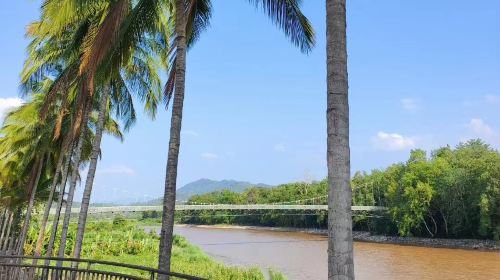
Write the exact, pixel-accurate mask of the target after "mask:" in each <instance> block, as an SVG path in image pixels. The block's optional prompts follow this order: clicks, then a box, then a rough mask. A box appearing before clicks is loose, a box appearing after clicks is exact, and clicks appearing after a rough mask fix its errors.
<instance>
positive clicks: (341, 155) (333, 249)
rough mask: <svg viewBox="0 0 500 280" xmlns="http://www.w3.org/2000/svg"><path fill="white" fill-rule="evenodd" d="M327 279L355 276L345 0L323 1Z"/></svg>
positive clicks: (344, 279) (343, 278) (344, 278)
mask: <svg viewBox="0 0 500 280" xmlns="http://www.w3.org/2000/svg"><path fill="white" fill-rule="evenodd" d="M326 44H327V46H326V53H327V133H328V139H327V150H328V151H327V161H328V188H329V191H328V279H329V280H348V279H354V261H353V243H352V210H351V204H352V202H351V201H352V190H351V182H350V178H351V174H350V173H351V167H350V150H349V105H348V78H347V45H346V0H327V1H326Z"/></svg>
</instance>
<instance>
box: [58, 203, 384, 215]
mask: <svg viewBox="0 0 500 280" xmlns="http://www.w3.org/2000/svg"><path fill="white" fill-rule="evenodd" d="M327 209H328V206H327V205H280V204H244V205H236V204H211V205H187V204H179V205H176V206H175V210H176V211H186V210H195V211H196V210H197V211H200V210H327ZM162 210H163V207H162V206H161V205H158V206H110V207H90V208H89V213H91V214H96V213H114V212H145V211H162ZM385 210H387V208H386V207H380V206H352V211H385ZM79 212H80V208H72V209H71V213H79ZM51 213H52V214H54V213H55V209H52V210H51Z"/></svg>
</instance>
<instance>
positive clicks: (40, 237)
mask: <svg viewBox="0 0 500 280" xmlns="http://www.w3.org/2000/svg"><path fill="white" fill-rule="evenodd" d="M66 139H67V137H66ZM66 139H65V140H63V145H62V147H61V151H60V152H59V158H58V160H57V164H56V173H55V174H54V178H53V179H52V184H51V186H50V193H49V198H48V199H47V204H46V205H45V211H44V213H43V218H42V224H41V225H40V231H39V232H38V239H37V241H36V247H35V257H38V256H40V254H41V251H42V245H43V239H44V238H45V228H46V227H47V221H48V220H49V214H50V208H51V206H52V200H53V199H54V193H55V191H56V187H57V182H58V180H59V175H61V166H62V164H63V160H64V152H65V150H66V149H65V144H66V141H67V140H66ZM36 263H37V260H36V259H35V260H33V264H34V265H36Z"/></svg>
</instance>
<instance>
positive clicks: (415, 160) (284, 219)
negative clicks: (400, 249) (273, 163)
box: [178, 140, 500, 240]
mask: <svg viewBox="0 0 500 280" xmlns="http://www.w3.org/2000/svg"><path fill="white" fill-rule="evenodd" d="M351 184H352V189H353V205H374V206H385V207H388V208H389V211H388V212H386V213H384V214H373V213H360V214H355V217H354V219H353V220H354V227H355V228H356V229H367V230H371V231H375V232H378V233H385V234H399V235H401V236H426V237H449V238H493V239H496V240H499V239H500V153H499V152H498V151H496V150H494V149H492V148H491V147H490V146H489V145H487V144H485V143H483V142H482V141H481V140H470V141H468V142H466V143H462V144H459V145H458V146H457V147H455V148H451V147H449V146H446V147H442V148H439V149H436V150H433V151H432V152H431V153H430V155H427V154H426V152H425V151H423V150H413V151H411V153H410V156H409V159H408V160H407V161H406V162H401V163H397V164H393V165H391V166H389V167H387V168H386V169H384V170H373V171H372V172H371V173H366V172H357V173H356V174H355V175H354V176H353V178H352V182H351ZM327 190H328V185H327V181H326V180H324V181H321V182H314V183H311V184H306V183H292V184H285V185H281V186H278V187H275V188H270V189H265V188H249V189H248V190H246V191H245V192H244V193H235V192H231V191H221V192H213V193H209V194H204V195H197V196H193V197H191V199H190V200H189V203H193V204H196V203H221V204H257V203H262V204H271V203H284V202H290V203H292V204H326V195H327ZM178 220H179V221H180V222H184V223H209V224H217V223H235V224H252V225H265V226H293V227H326V225H327V213H326V212H324V211H323V212H321V211H320V212H310V211H309V212H307V211H286V212H284V211H271V212H270V211H254V212H248V211H241V212H235V211H231V212H228V211H202V212H190V213H179V216H178Z"/></svg>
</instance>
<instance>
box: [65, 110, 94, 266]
mask: <svg viewBox="0 0 500 280" xmlns="http://www.w3.org/2000/svg"><path fill="white" fill-rule="evenodd" d="M88 106H89V108H86V110H85V113H84V116H83V120H82V124H81V125H80V136H79V137H78V144H77V145H76V150H75V155H74V157H73V160H74V164H73V169H72V170H71V181H70V184H69V189H68V197H67V198H66V208H65V212H64V220H63V225H62V230H61V241H60V244H59V254H58V257H60V258H64V252H65V250H66V239H67V238H68V228H69V222H70V219H71V206H72V205H73V196H74V195H75V189H76V182H77V180H78V169H79V167H80V161H81V156H82V150H83V144H84V142H85V132H86V128H87V121H88V115H89V114H90V111H91V110H92V103H91V101H89V105H88ZM61 265H62V262H61V261H58V262H57V266H61Z"/></svg>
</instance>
